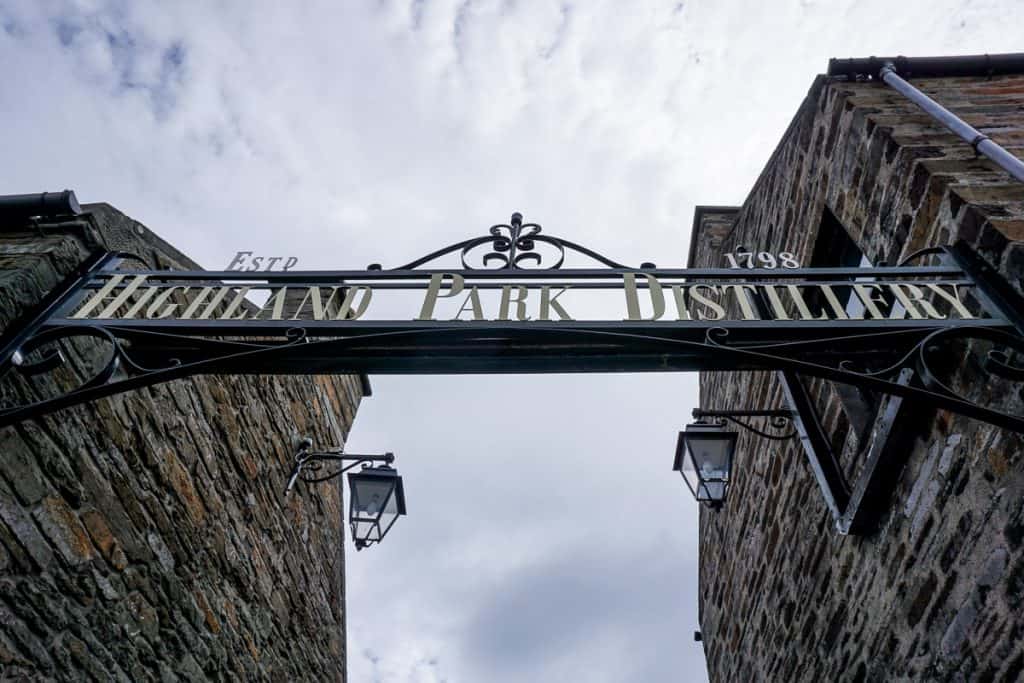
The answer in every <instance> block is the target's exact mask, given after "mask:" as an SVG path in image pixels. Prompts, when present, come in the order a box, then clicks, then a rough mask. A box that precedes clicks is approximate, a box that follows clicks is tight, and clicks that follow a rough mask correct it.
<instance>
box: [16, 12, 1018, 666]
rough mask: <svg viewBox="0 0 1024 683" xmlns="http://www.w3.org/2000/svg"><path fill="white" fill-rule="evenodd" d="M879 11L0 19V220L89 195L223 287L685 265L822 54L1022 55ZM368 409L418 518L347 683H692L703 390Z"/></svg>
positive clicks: (975, 27) (367, 617)
mask: <svg viewBox="0 0 1024 683" xmlns="http://www.w3.org/2000/svg"><path fill="white" fill-rule="evenodd" d="M890 4H891V3H890V2H888V0H867V1H859V2H854V1H853V0H843V1H842V2H839V3H833V4H829V5H827V6H825V4H820V5H812V6H807V7H805V6H802V5H801V3H798V2H789V3H786V2H776V3H763V2H762V3H754V2H733V3H721V2H719V3H686V5H685V7H682V8H681V3H679V2H678V1H677V0H665V1H663V2H661V1H659V2H646V3H626V2H621V1H620V0H593V1H592V2H586V3H583V2H576V3H571V4H570V3H563V4H559V3H528V2H508V1H505V0H476V1H475V2H473V3H471V4H468V5H466V4H465V3H463V2H462V0H431V1H427V0H423V1H420V0H381V1H380V2H377V3H358V2H348V3H345V2H341V3H339V2H336V1H335V0H310V1H309V2H304V3H287V2H235V3H231V2H221V3H163V2H144V1H140V2H131V3H125V2H103V1H102V0H98V1H96V2H93V3H89V4H88V8H87V9H83V7H87V4H86V3H74V2H68V3H41V2H28V1H26V2H5V3H0V26H2V27H3V31H2V32H0V63H2V64H4V66H5V74H6V76H7V77H6V78H5V79H4V80H3V81H2V82H0V111H3V112H4V127H3V129H2V131H0V149H3V151H4V155H5V158H10V159H17V160H18V162H17V163H16V164H13V163H12V164H4V165H0V192H12V193H14V192H39V191H43V190H47V189H53V188H59V187H71V188H74V189H75V190H76V191H77V193H78V196H79V198H80V199H82V200H83V201H108V202H111V203H113V204H114V205H116V206H118V207H119V208H121V209H122V210H124V211H126V212H128V213H129V214H131V215H132V216H133V217H135V218H137V219H139V220H140V221H142V222H144V223H146V224H147V225H149V226H150V227H151V228H153V229H154V230H155V231H157V232H158V233H160V234H161V235H163V236H164V237H166V238H167V239H169V240H170V241H171V242H173V243H174V244H175V245H177V246H179V247H180V248H182V249H183V250H184V251H186V252H188V253H189V254H190V255H191V256H193V257H194V258H196V259H197V260H198V261H199V262H200V263H203V264H206V265H209V266H212V267H220V266H224V265H226V264H227V262H228V261H229V260H230V258H231V256H232V255H233V254H234V253H235V252H236V251H238V250H240V249H245V250H254V251H256V252H262V253H272V254H280V253H281V252H282V251H284V250H287V251H289V252H291V255H295V256H298V257H299V260H300V267H302V268H310V269H316V268H348V267H360V266H362V265H364V264H367V263H372V262H380V263H382V264H383V265H384V266H385V267H388V266H392V265H396V264H398V263H404V262H406V261H409V260H411V259H412V258H415V257H417V256H419V255H421V254H424V253H427V252H430V251H433V250H434V249H436V248H438V247H440V246H443V245H445V244H449V243H452V242H455V241H458V240H461V239H465V238H467V237H469V236H472V235H477V234H482V233H483V231H484V230H485V229H486V227H487V226H489V225H491V224H493V223H495V222H499V221H504V220H507V218H508V215H509V214H510V213H511V212H512V211H514V210H519V211H522V212H523V213H524V214H525V215H526V217H527V219H528V220H537V221H538V222H540V223H542V224H543V226H544V230H545V232H546V233H548V234H555V235H561V236H564V237H566V238H568V239H571V240H573V241H576V242H579V243H582V244H585V245H587V246H590V247H592V248H595V249H597V250H598V251H600V252H603V253H607V254H608V255H609V256H610V257H612V258H614V259H616V260H618V261H621V262H624V263H640V262H642V261H654V262H656V263H658V264H659V265H663V266H673V265H679V264H682V263H683V262H684V260H685V254H686V246H687V244H686V241H687V240H686V230H687V229H688V226H689V224H690V220H691V218H692V209H693V206H694V204H696V203H702V204H729V203H736V202H739V201H742V199H743V197H744V196H745V194H746V192H747V190H748V189H749V188H750V186H751V184H752V183H753V182H754V181H755V179H756V177H757V174H758V173H759V171H760V170H761V168H762V167H763V165H764V163H765V161H766V160H767V159H768V157H769V155H770V154H771V151H772V149H773V148H774V146H775V144H776V142H777V141H778V139H779V137H780V136H781V134H782V132H783V131H784V130H785V127H786V125H787V124H788V123H789V121H790V118H791V117H792V115H793V113H794V111H795V110H796V108H797V106H798V104H799V103H800V101H801V99H802V98H803V96H804V94H805V93H806V91H807V87H808V85H809V84H810V83H811V80H812V78H813V77H814V75H815V74H817V73H819V72H821V71H822V70H823V69H824V68H825V65H826V60H827V58H828V57H831V56H846V55H867V54H887V53H888V54H900V53H903V54H957V53H980V52H1000V51H1013V50H1015V49H1017V48H1018V47H1019V45H1018V44H1017V43H1018V42H1019V37H1018V35H1017V33H1019V31H1016V30H1015V27H1014V25H1013V24H1012V23H1011V22H1006V21H1005V20H1004V18H1005V17H1006V16H1012V15H1013V14H1014V12H1015V10H1016V7H1015V5H1014V3H1013V2H1012V1H1010V0H998V1H993V2H987V3H974V4H971V5H969V6H964V5H963V3H962V2H960V1H959V0H929V1H927V2H926V1H925V0H913V1H910V2H904V3H902V4H901V5H900V11H899V12H898V13H893V12H892V11H891V7H890ZM460 7H465V8H466V9H463V10H461V19H460V18H459V17H460ZM883 15H884V16H886V17H887V22H886V23H884V24H879V22H878V20H877V18H878V17H879V16H883ZM961 23H963V26H961ZM456 25H458V27H459V28H458V37H457V44H456V35H455V34H456V28H455V27H456ZM111 37H112V38H111ZM698 57H699V65H697V64H696V62H697V61H698ZM55 159H59V163H55V161H54V160H55ZM373 381H374V384H375V388H376V390H377V391H376V395H375V396H374V398H372V399H368V400H367V401H366V402H365V403H364V404H363V406H362V407H361V409H360V416H359V419H358V420H357V422H356V425H355V430H354V433H353V435H352V438H351V440H350V441H351V442H350V446H351V448H353V449H355V450H363V451H366V452H376V451H377V450H378V449H391V450H394V451H395V452H396V454H398V457H399V467H400V469H401V471H402V472H403V475H404V476H405V477H406V490H407V493H408V497H409V508H410V514H409V516H408V517H407V518H405V519H403V520H401V521H400V523H399V525H396V527H395V529H394V531H393V532H392V536H391V537H389V538H388V539H387V542H386V543H384V544H382V545H381V546H380V547H375V548H373V549H372V551H366V552H363V553H359V554H356V553H353V552H351V551H350V552H349V553H348V555H347V558H348V586H347V591H348V592H347V605H348V608H349V614H348V633H349V645H350V648H351V649H350V652H352V653H355V654H353V656H352V658H351V660H350V662H349V668H350V673H351V680H353V681H356V682H357V683H361V682H362V681H367V680H380V681H385V682H387V683H437V681H440V680H446V679H447V680H450V681H452V682H458V683H466V682H474V681H479V680H484V681H494V680H496V679H498V680H500V676H501V675H502V671H500V670H499V669H501V668H505V669H510V670H513V671H518V672H529V675H528V676H527V675H526V674H524V677H523V678H525V679H527V680H539V681H543V680H588V681H590V680H600V678H599V676H600V675H605V676H606V678H609V679H611V680H620V681H644V682H645V683H648V682H649V683H661V682H662V681H665V682H667V681H673V682H674V681H679V680H700V677H701V675H702V671H703V669H702V667H703V664H702V656H701V650H700V647H699V646H697V645H694V644H693V643H692V642H690V641H689V638H688V634H689V632H690V631H691V630H692V629H693V628H694V627H695V626H696V618H697V617H696V611H695V606H696V581H697V579H696V575H695V572H694V571H693V566H694V565H693V563H694V559H695V552H696V550H695V549H696V541H695V534H696V510H695V507H694V505H693V503H692V502H690V501H687V500H686V499H685V494H684V492H683V489H682V485H681V483H680V482H679V481H678V479H672V473H671V472H670V471H669V463H670V461H671V453H672V448H673V445H674V440H673V435H674V430H676V429H678V428H679V427H681V426H682V423H684V422H685V417H686V414H687V411H688V409H689V408H691V407H693V405H694V404H695V402H696V391H695V378H694V377H693V376H692V375H690V376H667V375H660V376H653V377H638V376H628V375H619V376H615V377H598V376H593V377H571V376H552V377H522V378H511V377H502V378H390V377H387V378H373ZM634 507H641V508H642V509H643V511H644V513H643V515H642V516H643V517H644V519H646V520H647V523H646V524H641V525H637V524H635V523H631V522H629V521H628V520H627V519H624V516H625V515H624V511H628V510H631V509H633V508H634ZM655 547H657V548H659V549H660V550H661V552H660V553H654V551H653V550H651V549H652V548H655ZM574 557H575V558H576V560H578V565H574V564H573V560H574ZM631 567H635V570H636V571H637V572H638V576H639V577H641V578H639V579H638V580H633V579H632V576H633V575H632V574H631V569H630V568H631ZM534 596H543V597H544V598H545V599H546V600H548V601H549V602H553V603H555V604H557V605H559V606H561V607H564V609H560V610H558V611H557V614H555V615H554V616H550V617H549V616H548V615H547V614H546V612H545V609H544V607H543V605H542V604H541V603H539V602H537V600H535V599H534ZM577 605H578V606H579V607H577ZM517 609H522V610H523V612H524V614H529V615H532V616H531V619H530V620H527V619H523V618H520V617H519V615H517ZM576 610H578V611H576ZM503 615H506V617H505V618H506V621H503V620H502V616H503ZM548 621H550V622H551V624H550V625H549V624H548V623H547V622H548ZM537 622H540V623H539V624H538V625H537V628H536V630H532V629H531V628H530V627H529V623H537ZM538 634H541V635H538ZM541 636H543V637H541ZM680 639H682V640H680ZM549 641H550V642H549ZM367 648H370V649H369V652H370V654H371V655H372V657H373V658H375V659H376V661H375V662H374V661H371V660H370V659H368V658H367V657H366V656H363V655H362V654H360V653H363V652H364V650H367ZM506 648H507V649H506ZM627 651H628V655H629V656H627V654H624V653H627ZM513 653H520V657H519V658H517V657H515V656H514V655H513ZM492 667H493V668H492ZM595 672H597V673H595ZM602 672H604V673H602ZM509 675H510V676H511V674H509ZM614 675H618V678H617V679H616V678H614ZM523 678H521V679H519V680H523Z"/></svg>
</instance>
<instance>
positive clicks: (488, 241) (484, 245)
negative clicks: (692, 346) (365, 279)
mask: <svg viewBox="0 0 1024 683" xmlns="http://www.w3.org/2000/svg"><path fill="white" fill-rule="evenodd" d="M542 230H543V229H542V228H541V226H540V224H539V223H523V215H522V214H521V213H518V212H517V213H513V214H512V218H511V219H510V221H509V222H508V223H498V224H496V225H492V226H491V227H490V229H488V234H487V235H483V236H481V237H472V238H470V239H468V240H463V241H462V242H456V243H455V244H452V245H449V246H447V247H445V248H444V249H438V250H437V251H434V252H431V253H430V254H427V255H426V256H423V257H422V258H418V259H416V260H415V261H410V262H409V263H406V264H405V265H403V266H399V267H398V268H394V269H393V270H413V269H416V268H419V267H420V266H423V265H426V264H428V263H431V262H433V261H436V260H438V259H440V258H442V257H444V256H447V255H448V254H453V253H456V252H458V253H459V259H460V261H461V263H462V268H463V269H464V270H541V269H544V270H559V269H560V268H561V267H562V266H563V265H564V263H565V257H566V251H567V250H568V251H571V252H575V253H577V254H581V255H583V256H586V257H588V258H590V259H592V260H594V261H596V262H598V263H600V264H602V265H604V266H607V267H608V268H628V267H629V266H626V265H623V264H621V263H619V262H617V261H613V260H611V259H610V258H608V257H606V256H603V255H601V254H599V253H598V252H596V251H594V250H592V249H588V248H587V247H584V246H582V245H579V244H576V243H575V242H570V241H569V240H566V239H562V238H561V237H553V236H551V235H545V234H542ZM541 244H546V245H548V246H549V247H550V249H548V250H547V251H546V252H542V251H541V250H540V249H539V248H538V245H541ZM475 254H479V257H480V265H476V263H477V261H476V259H474V258H473V256H474V255H475ZM545 261H547V262H545ZM640 267H641V268H654V267H655V265H654V264H653V263H643V264H641V265H640ZM369 269H370V270H382V267H381V265H380V264H379V263H372V264H370V266H369Z"/></svg>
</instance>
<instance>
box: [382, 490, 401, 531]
mask: <svg viewBox="0 0 1024 683" xmlns="http://www.w3.org/2000/svg"><path fill="white" fill-rule="evenodd" d="M396 519H398V496H397V495H395V494H394V493H392V494H391V496H390V497H389V498H388V501H387V503H386V504H385V505H384V510H383V511H382V513H381V516H380V528H381V535H383V534H386V533H387V532H388V529H390V528H391V525H392V524H394V523H395V520H396Z"/></svg>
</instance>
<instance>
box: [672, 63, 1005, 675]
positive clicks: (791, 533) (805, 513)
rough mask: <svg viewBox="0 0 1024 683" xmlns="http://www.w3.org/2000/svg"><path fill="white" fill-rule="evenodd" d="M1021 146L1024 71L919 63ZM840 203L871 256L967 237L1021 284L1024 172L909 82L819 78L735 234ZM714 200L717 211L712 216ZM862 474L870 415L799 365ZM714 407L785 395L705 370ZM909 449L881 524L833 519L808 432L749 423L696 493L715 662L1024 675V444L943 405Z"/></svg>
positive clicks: (927, 417) (929, 87) (988, 390)
mask: <svg viewBox="0 0 1024 683" xmlns="http://www.w3.org/2000/svg"><path fill="white" fill-rule="evenodd" d="M914 83H915V85H916V86H917V87H919V88H921V89H922V90H924V91H925V92H926V93H928V94H929V95H931V96H932V97H934V98H935V99H936V100H938V101H940V102H942V103H943V104H945V105H946V106H947V107H949V108H950V109H952V110H953V111H954V112H955V113H957V114H959V115H960V116H962V117H963V118H964V119H966V120H967V121H968V122H969V123H971V124H972V125H974V126H976V127H978V128H979V129H981V130H982V132H985V133H987V134H988V135H990V136H991V137H992V138H993V139H994V140H995V141H996V142H998V143H1000V144H1002V145H1003V146H1005V147H1007V148H1008V149H1010V150H1011V151H1012V152H1014V153H1016V154H1017V155H1018V156H1021V155H1022V154H1024V76H1006V77H996V78H992V79H982V78H944V79H928V80H915V81H914ZM826 209H828V210H830V211H831V212H832V213H833V214H834V215H835V217H836V218H838V220H839V221H840V222H841V223H842V224H843V226H845V228H846V229H847V230H848V231H849V232H850V234H851V236H852V237H853V238H854V240H855V241H856V242H857V243H858V245H859V246H860V248H861V249H862V251H863V252H864V253H865V254H866V255H867V256H868V257H869V258H870V259H871V260H872V262H873V263H875V264H877V265H881V264H882V263H883V262H886V263H889V264H894V263H897V262H899V261H900V259H901V258H903V257H904V256H906V255H908V254H910V253H912V252H913V251H915V250H917V249H920V248H922V247H926V246H932V245H942V244H949V243H951V242H953V241H954V240H956V239H964V240H966V241H967V242H969V243H970V244H972V245H973V246H974V247H975V248H976V249H977V250H978V251H979V252H980V253H981V254H982V255H983V256H984V257H985V258H986V259H988V260H989V262H990V263H992V264H993V265H995V266H997V267H998V268H999V270H1000V271H1002V273H1003V274H1004V275H1005V276H1006V277H1008V278H1009V279H1010V281H1011V282H1013V283H1014V285H1015V286H1017V287H1018V289H1019V288H1020V285H1021V277H1022V275H1024V185H1022V184H1020V183H1016V182H1014V181H1013V180H1012V179H1011V178H1010V177H1009V176H1008V175H1007V174H1006V173H1004V172H1002V171H1000V170H999V169H998V168H997V167H995V166H994V165H993V164H991V163H990V162H988V161H987V160H985V159H984V158H977V157H976V156H975V155H974V153H973V151H972V150H971V148H970V146H969V145H967V144H965V143H963V142H961V141H960V140H959V139H958V138H956V137H955V136H953V135H952V134H950V133H948V132H947V131H945V129H943V128H942V127H941V126H939V125H938V124H936V123H935V122H934V121H932V120H931V119H930V118H929V117H927V116H926V115H925V114H924V113H923V112H921V111H920V110H919V109H917V108H916V107H915V106H914V105H913V104H911V103H910V102H908V101H906V100H904V99H903V98H902V97H901V96H900V95H899V94H898V93H896V92H894V91H892V90H890V89H888V88H887V87H886V86H884V85H880V84H878V83H854V82H844V81H838V80H836V81H832V80H829V79H826V78H824V77H822V78H819V79H818V80H817V81H816V82H815V83H814V84H813V86H812V87H811V89H810V92H809V93H808V96H807V98H806V100H805V101H804V103H803V105H802V106H801V108H800V110H799V111H798V113H797V115H796V117H795V118H794V120H793V122H792V124H791V126H790V127H789V129H788V130H787V132H786V134H785V136H784V138H783V140H782V142H781V143H780V145H779V147H778V148H777V150H776V152H775V153H774V155H773V157H772V158H771V160H770V162H769V163H768V165H767V166H766V168H765V170H764V171H763V173H762V175H761V177H760V178H759V179H758V181H757V183H756V185H755V187H754V188H753V190H752V191H751V193H750V195H749V197H748V198H747V200H746V202H745V203H744V205H743V206H742V208H741V209H740V210H739V212H738V213H736V214H734V225H733V227H732V229H731V231H730V232H728V234H726V235H725V236H724V237H723V236H722V235H721V234H720V233H721V230H717V231H716V232H715V233H714V234H710V235H708V236H704V235H703V234H701V233H700V232H698V233H696V234H695V239H696V240H697V243H696V245H695V247H694V250H693V252H692V258H691V261H692V265H694V266H706V267H709V266H716V267H724V266H725V265H726V264H725V263H724V261H723V259H722V256H721V254H722V252H724V251H729V250H732V249H735V248H736V247H737V246H738V245H746V246H747V247H748V248H756V249H759V250H760V249H763V250H768V251H776V252H779V251H790V252H794V253H796V254H798V255H800V257H801V259H802V262H803V263H805V264H807V263H809V261H810V256H811V251H812V249H813V246H814V241H815V238H816V236H817V231H818V226H819V225H820V223H821V221H822V216H823V213H824V212H825V210H826ZM719 218H721V216H719ZM972 362H973V361H970V360H967V356H964V357H963V370H962V372H961V380H962V382H963V386H965V387H966V388H967V391H968V396H970V397H971V398H973V399H976V400H981V401H984V402H986V403H987V404H989V405H993V406H995V407H998V408H1000V409H1002V410H1006V411H1009V412H1016V413H1018V414H1022V413H1024V405H1022V401H1021V394H1020V393H1019V385H1016V386H1014V385H1009V384H1007V383H1002V382H994V381H992V380H990V379H989V378H988V377H987V376H985V375H982V374H981V373H980V372H979V371H978V368H977V366H975V365H972V364H971V363H972ZM806 385H807V386H808V389H809V391H810V392H811V394H812V396H813V397H814V398H815V401H816V403H817V405H818V407H819V411H820V415H821V417H822V421H823V423H824V426H825V429H826V431H827V433H829V434H830V436H831V437H832V442H833V447H834V449H835V450H836V451H837V452H838V453H839V458H840V461H841V465H842V467H843V469H844V471H845V473H846V475H847V477H848V479H849V480H850V481H851V482H852V481H854V480H855V478H856V477H857V475H858V473H859V466H860V464H861V462H862V461H863V457H864V453H865V452H866V448H867V446H868V445H869V444H870V442H871V439H873V438H875V436H877V434H875V432H874V431H869V432H868V433H857V430H854V429H851V427H850V420H849V419H848V417H847V414H846V411H845V410H844V409H843V407H842V405H841V403H840V401H839V400H838V393H837V390H836V387H835V385H832V384H829V383H827V382H822V381H813V382H810V381H808V382H806ZM701 405H702V407H704V408H709V409H713V408H720V409H725V408H735V407H739V406H743V407H782V406H783V403H782V393H781V388H780V386H779V385H778V383H777V382H776V381H775V377H774V375H773V374H770V373H748V374H740V373H734V374H727V373H704V374H703V375H702V377H701ZM901 430H904V431H905V432H908V433H909V437H910V439H911V440H912V446H911V452H910V456H909V461H908V463H907V465H906V466H905V468H904V469H903V471H902V473H901V474H900V479H899V484H898V487H897V490H896V492H895V494H894V495H893V499H892V500H891V501H890V502H889V505H888V507H887V512H886V513H884V515H883V517H882V519H881V521H880V523H879V525H878V528H877V529H876V530H875V531H874V532H873V533H870V534H867V535H865V536H843V535H840V534H838V533H837V532H836V531H835V529H834V525H833V520H832V517H831V515H830V513H829V511H828V510H827V508H826V506H825V503H824V500H823V498H822V495H821V493H820V491H819V489H818V486H817V484H816V482H815V480H814V479H813V477H812V475H811V472H810V468H809V467H808V465H807V462H806V457H805V455H804V453H803V451H802V449H801V447H800V445H799V444H798V443H795V442H793V441H791V442H786V443H784V444H782V445H779V444H778V443H777V442H768V441H764V440H760V439H757V438H756V437H752V436H751V435H749V434H744V435H743V436H742V437H741V441H740V443H739V448H738V455H737V459H736V464H735V467H734V470H733V473H734V478H733V485H732V488H731V491H730V494H729V499H728V500H727V502H726V505H725V507H724V509H723V510H721V511H720V512H717V513H716V512H711V511H709V510H702V512H701V522H700V554H701V557H700V611H701V617H700V619H701V628H702V633H703V637H704V647H705V652H706V655H707V662H708V670H709V673H710V676H711V680H712V681H733V680H779V681H783V680H785V681H790V680H803V681H821V680H850V681H865V680H878V681H882V680H897V679H898V680H972V681H975V680H977V681H986V680H1006V681H1013V680H1019V678H1020V676H1021V675H1022V672H1024V462H1022V455H1021V454H1022V441H1021V439H1020V437H1018V436H1016V435H1013V434H1011V433H1010V432H1008V431H1004V430H1001V429H997V428H994V427H990V426H988V425H986V424H984V423H982V422H979V421H976V420H971V419H966V418H962V417H960V416H957V415H953V414H951V413H948V412H945V411H927V412H924V413H922V414H919V415H918V417H917V419H915V420H914V421H913V422H912V423H908V424H903V425H901Z"/></svg>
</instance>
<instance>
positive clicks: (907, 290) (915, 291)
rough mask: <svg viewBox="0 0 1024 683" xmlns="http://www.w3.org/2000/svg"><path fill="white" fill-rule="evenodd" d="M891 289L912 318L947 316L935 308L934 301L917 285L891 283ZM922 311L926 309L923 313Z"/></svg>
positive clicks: (939, 317) (942, 317)
mask: <svg viewBox="0 0 1024 683" xmlns="http://www.w3.org/2000/svg"><path fill="white" fill-rule="evenodd" d="M889 289H891V290H892V293H893V294H894V295H896V298H897V299H898V300H899V302H900V303H901V304H903V308H905V309H907V313H909V314H910V317H911V318H914V319H915V320H921V319H923V318H925V317H928V318H934V319H935V320H945V318H946V316H944V315H942V314H941V313H939V312H938V311H936V310H935V307H934V306H932V302H930V301H928V300H926V299H925V298H924V290H922V289H921V288H920V287H918V286H916V285H908V284H902V283H900V284H898V283H895V282H893V283H890V284H889ZM918 307H920V310H919V309H918ZM921 311H924V313H923V314H922V313H921Z"/></svg>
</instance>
